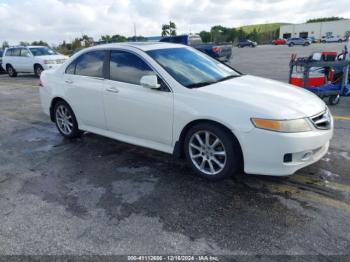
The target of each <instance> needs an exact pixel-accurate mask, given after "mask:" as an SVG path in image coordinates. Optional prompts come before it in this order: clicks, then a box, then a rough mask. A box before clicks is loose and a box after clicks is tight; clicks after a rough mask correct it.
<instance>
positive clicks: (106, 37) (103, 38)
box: [100, 35, 111, 43]
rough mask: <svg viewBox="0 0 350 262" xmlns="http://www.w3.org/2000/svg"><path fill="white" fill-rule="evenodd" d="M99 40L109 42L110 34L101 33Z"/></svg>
mask: <svg viewBox="0 0 350 262" xmlns="http://www.w3.org/2000/svg"><path fill="white" fill-rule="evenodd" d="M100 41H101V42H104V43H110V42H111V36H110V35H102V36H101V38H100Z"/></svg>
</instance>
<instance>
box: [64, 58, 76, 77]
mask: <svg viewBox="0 0 350 262" xmlns="http://www.w3.org/2000/svg"><path fill="white" fill-rule="evenodd" d="M75 64H76V61H73V62H72V63H70V65H69V66H67V68H66V74H70V75H74V74H75Z"/></svg>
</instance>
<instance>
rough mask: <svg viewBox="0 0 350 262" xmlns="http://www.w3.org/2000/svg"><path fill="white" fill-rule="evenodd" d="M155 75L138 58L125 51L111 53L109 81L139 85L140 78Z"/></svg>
mask: <svg viewBox="0 0 350 262" xmlns="http://www.w3.org/2000/svg"><path fill="white" fill-rule="evenodd" d="M155 74H156V73H155V72H154V71H153V70H152V68H150V67H149V66H148V65H147V64H146V62H144V61H143V60H142V59H141V58H139V57H138V56H136V55H134V54H132V53H129V52H125V51H113V50H112V51H111V56H110V79H111V80H114V81H119V82H125V83H129V84H134V85H140V79H141V77H143V76H145V75H155Z"/></svg>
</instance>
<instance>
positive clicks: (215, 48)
mask: <svg viewBox="0 0 350 262" xmlns="http://www.w3.org/2000/svg"><path fill="white" fill-rule="evenodd" d="M212 50H213V52H214V53H216V54H217V53H220V51H221V48H220V47H219V46H213V48H212Z"/></svg>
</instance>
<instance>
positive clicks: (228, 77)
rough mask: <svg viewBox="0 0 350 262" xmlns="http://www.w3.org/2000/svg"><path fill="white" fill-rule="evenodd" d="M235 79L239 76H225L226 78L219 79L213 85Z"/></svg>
mask: <svg viewBox="0 0 350 262" xmlns="http://www.w3.org/2000/svg"><path fill="white" fill-rule="evenodd" d="M236 77H240V75H230V76H226V77H223V78H221V79H220V80H218V81H216V82H215V83H217V82H222V81H225V80H228V79H231V78H236Z"/></svg>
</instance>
